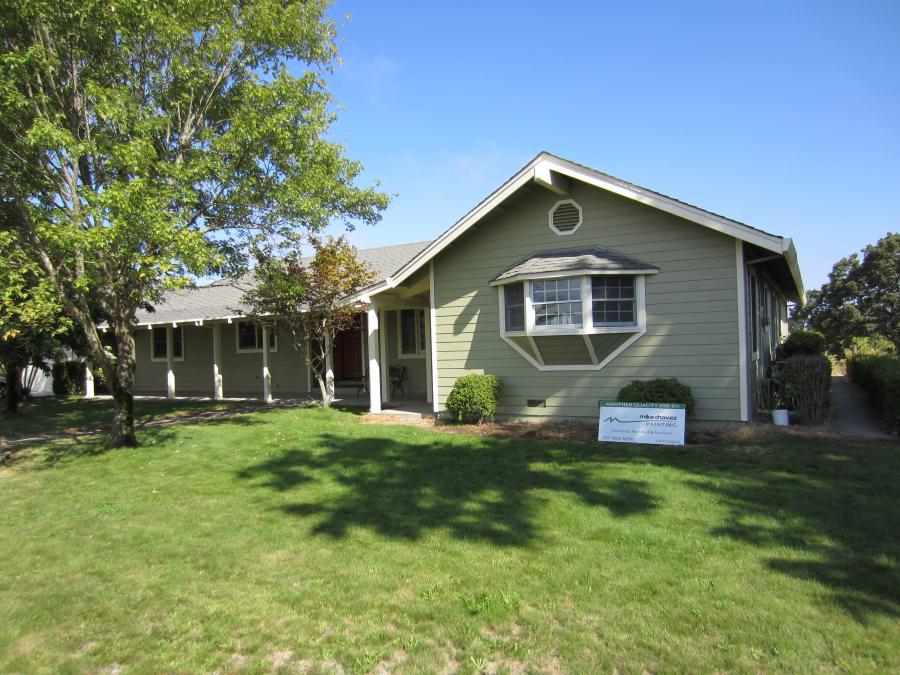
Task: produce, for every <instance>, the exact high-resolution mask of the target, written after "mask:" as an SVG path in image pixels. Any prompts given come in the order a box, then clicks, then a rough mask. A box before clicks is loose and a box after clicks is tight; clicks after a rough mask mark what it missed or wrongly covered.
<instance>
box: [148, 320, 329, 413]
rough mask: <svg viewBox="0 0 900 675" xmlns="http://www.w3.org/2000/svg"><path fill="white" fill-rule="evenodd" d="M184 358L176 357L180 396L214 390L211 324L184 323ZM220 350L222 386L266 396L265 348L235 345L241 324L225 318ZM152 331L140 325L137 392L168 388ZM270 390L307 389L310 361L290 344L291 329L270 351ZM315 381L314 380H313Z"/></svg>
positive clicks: (287, 392) (227, 390)
mask: <svg viewBox="0 0 900 675" xmlns="http://www.w3.org/2000/svg"><path fill="white" fill-rule="evenodd" d="M182 330H183V331H184V333H183V335H184V360H183V361H175V362H174V364H173V365H174V371H175V394H176V395H177V396H212V391H213V375H212V363H213V357H212V353H213V348H212V340H213V329H212V326H210V325H209V324H207V325H205V326H184V327H183V328H182ZM221 331H222V352H221V358H220V361H221V362H220V364H219V370H220V373H221V374H222V389H223V393H224V395H225V396H226V397H228V396H262V389H263V387H262V354H261V353H259V352H250V353H247V352H238V351H237V324H236V323H233V324H222V328H221ZM150 336H151V331H150V330H148V329H147V328H138V329H136V334H135V346H136V350H137V368H136V370H135V377H134V389H135V392H136V393H138V394H157V395H159V394H165V393H166V364H165V362H164V361H162V362H157V361H152V360H151V358H150ZM269 373H270V374H271V376H272V394H273V395H274V396H276V397H278V396H293V395H297V394H301V393H306V392H307V375H306V367H305V366H304V365H303V362H302V360H301V358H300V355H299V354H298V353H297V352H296V351H294V349H293V348H292V347H291V337H290V336H289V335H279V336H278V346H277V351H274V352H269ZM313 386H314V387H315V386H316V385H315V382H313Z"/></svg>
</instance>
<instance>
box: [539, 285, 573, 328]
mask: <svg viewBox="0 0 900 675" xmlns="http://www.w3.org/2000/svg"><path fill="white" fill-rule="evenodd" d="M531 304H532V306H533V307H534V325H535V326H536V327H538V326H546V327H550V326H575V327H578V326H581V277H568V278H566V279H546V280H541V281H533V282H532V283H531Z"/></svg>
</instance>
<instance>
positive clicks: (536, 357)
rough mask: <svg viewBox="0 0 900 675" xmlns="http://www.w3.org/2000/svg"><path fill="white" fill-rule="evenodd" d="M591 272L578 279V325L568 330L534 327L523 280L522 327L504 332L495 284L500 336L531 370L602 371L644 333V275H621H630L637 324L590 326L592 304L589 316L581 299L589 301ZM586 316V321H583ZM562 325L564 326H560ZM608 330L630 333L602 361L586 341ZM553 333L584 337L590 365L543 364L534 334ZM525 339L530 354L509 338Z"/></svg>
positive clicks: (527, 287) (500, 289)
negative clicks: (523, 319)
mask: <svg viewBox="0 0 900 675" xmlns="http://www.w3.org/2000/svg"><path fill="white" fill-rule="evenodd" d="M591 276H592V275H586V277H585V279H583V280H582V295H581V302H582V326H581V327H580V328H578V329H569V330H554V331H543V330H538V331H535V330H534V307H533V306H532V304H531V282H530V280H527V279H526V280H525V281H523V282H521V283H523V284H525V289H524V290H525V330H524V331H507V330H506V304H505V296H504V293H503V286H502V285H501V286H498V287H497V290H498V292H497V296H498V298H499V300H498V309H499V316H498V319H499V323H500V338H501V339H502V340H503V341H504V342H505V343H506V344H508V345H509V346H510V347H512V348H513V350H514V351H515V352H516V353H518V354H519V355H520V356H522V358H524V359H525V360H526V361H528V363H530V364H531V365H532V366H534V368H535V369H537V370H539V371H541V372H551V371H588V372H590V371H597V370H602V369H603V368H604V367H606V366H607V365H608V364H609V363H611V362H612V361H613V360H614V359H615V358H616V357H617V356H618V355H619V354H621V353H622V352H624V351H625V350H626V349H628V348H629V347H630V346H631V345H633V344H634V343H635V342H637V341H638V340H639V339H640V338H641V337H643V336H644V335H645V334H646V333H647V299H646V289H647V284H646V279H645V275H644V274H628V275H621V276H634V295H635V298H634V301H635V312H636V314H637V323H636V324H635V325H634V326H594V325H593V306H592V305H591V312H590V314H589V315H587V314H584V303H585V298H587V303H588V304H590V303H591V300H592V298H591V296H590V295H586V294H585V293H584V288H585V285H587V286H588V288H590V283H591V280H590V277H591ZM511 283H519V282H511ZM585 318H587V321H585ZM562 328H565V327H564V326H563V327H562ZM608 333H630V334H631V336H630V337H629V338H628V339H626V340H625V341H624V342H623V343H622V344H621V345H619V346H618V347H616V349H614V350H613V351H612V352H611V353H610V354H608V355H607V356H606V357H605V358H604V359H603V360H602V361H601V360H599V359H598V357H597V355H596V353H595V351H594V348H593V345H592V344H591V343H590V336H591V335H601V334H608ZM553 335H582V336H584V340H585V343H586V346H587V350H588V354H589V355H590V357H591V361H592V363H590V364H579V365H549V366H548V365H547V364H546V363H544V361H543V358H542V357H541V352H540V349H539V348H538V346H537V342H536V341H535V338H536V337H546V336H553ZM516 337H518V338H521V337H525V338H528V342H529V344H530V345H531V348H532V350H533V353H529V352H528V351H527V350H526V349H524V348H523V347H522V346H521V345H519V344H518V343H516V342H515V341H514V340H513V339H512V338H516Z"/></svg>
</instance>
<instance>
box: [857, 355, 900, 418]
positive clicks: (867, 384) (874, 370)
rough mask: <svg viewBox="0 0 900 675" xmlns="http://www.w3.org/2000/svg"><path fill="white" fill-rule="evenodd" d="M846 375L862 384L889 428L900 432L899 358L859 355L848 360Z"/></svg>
mask: <svg viewBox="0 0 900 675" xmlns="http://www.w3.org/2000/svg"><path fill="white" fill-rule="evenodd" d="M847 374H848V375H849V376H850V379H852V380H853V381H854V382H855V383H856V384H858V385H859V386H860V387H862V388H863V389H864V390H865V392H866V395H867V396H868V397H869V400H870V401H871V402H872V405H873V406H874V408H875V410H876V412H877V413H878V415H879V416H880V417H881V419H883V420H884V421H885V422H886V423H887V425H888V426H889V427H890V428H891V430H892V431H895V432H900V358H897V357H893V356H876V355H861V356H854V357H853V358H852V359H850V360H849V361H847Z"/></svg>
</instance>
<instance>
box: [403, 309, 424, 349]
mask: <svg viewBox="0 0 900 675" xmlns="http://www.w3.org/2000/svg"><path fill="white" fill-rule="evenodd" d="M399 315H400V316H399V318H398V322H399V328H400V356H409V357H414V356H424V354H425V310H424V309H401V310H400V312H399Z"/></svg>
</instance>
